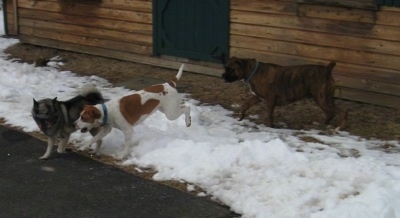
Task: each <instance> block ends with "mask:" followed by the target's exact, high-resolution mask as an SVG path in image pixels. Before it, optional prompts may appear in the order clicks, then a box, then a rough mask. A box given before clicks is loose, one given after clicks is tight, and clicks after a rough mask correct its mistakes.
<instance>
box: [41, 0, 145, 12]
mask: <svg viewBox="0 0 400 218" xmlns="http://www.w3.org/2000/svg"><path fill="white" fill-rule="evenodd" d="M46 1H48V2H56V3H61V4H64V5H65V4H75V5H96V7H102V8H114V9H122V10H130V11H143V12H151V11H152V1H151V0H79V1H62V2H60V0H46Z"/></svg>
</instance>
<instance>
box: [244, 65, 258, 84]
mask: <svg viewBox="0 0 400 218" xmlns="http://www.w3.org/2000/svg"><path fill="white" fill-rule="evenodd" d="M259 64H260V62H258V61H256V67H254V70H253V72H251V74H250V76H249V77H248V78H247V79H246V82H250V80H251V79H253V76H254V75H255V74H256V71H257V70H258V65H259Z"/></svg>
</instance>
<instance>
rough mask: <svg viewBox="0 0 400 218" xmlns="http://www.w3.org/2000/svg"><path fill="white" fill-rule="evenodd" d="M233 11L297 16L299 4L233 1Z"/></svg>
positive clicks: (246, 0)
mask: <svg viewBox="0 0 400 218" xmlns="http://www.w3.org/2000/svg"><path fill="white" fill-rule="evenodd" d="M231 9H234V10H242V11H254V12H264V13H265V12H268V13H278V14H289V15H296V13H297V4H296V3H295V2H294V1H265V0H250V1H249V0H231Z"/></svg>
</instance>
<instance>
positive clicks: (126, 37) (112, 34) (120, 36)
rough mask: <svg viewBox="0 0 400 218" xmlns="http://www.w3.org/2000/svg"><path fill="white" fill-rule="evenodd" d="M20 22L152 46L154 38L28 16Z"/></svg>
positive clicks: (66, 32)
mask: <svg viewBox="0 0 400 218" xmlns="http://www.w3.org/2000/svg"><path fill="white" fill-rule="evenodd" d="M19 24H20V25H21V26H26V27H32V28H34V29H41V30H45V31H53V32H58V33H65V34H70V33H74V35H79V36H86V37H93V38H99V39H108V40H113V41H121V42H129V43H133V44H139V45H146V46H151V45H152V40H153V39H152V36H151V35H144V34H137V33H127V32H121V31H115V30H104V29H99V28H92V27H83V26H76V25H70V24H62V23H54V22H47V21H37V20H31V19H26V18H21V19H20V22H19Z"/></svg>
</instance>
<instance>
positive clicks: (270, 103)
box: [266, 98, 276, 127]
mask: <svg viewBox="0 0 400 218" xmlns="http://www.w3.org/2000/svg"><path fill="white" fill-rule="evenodd" d="M275 100H276V99H275V98H271V99H268V100H267V102H266V108H267V126H269V127H274V110H275Z"/></svg>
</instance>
